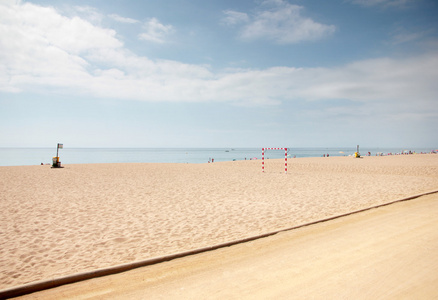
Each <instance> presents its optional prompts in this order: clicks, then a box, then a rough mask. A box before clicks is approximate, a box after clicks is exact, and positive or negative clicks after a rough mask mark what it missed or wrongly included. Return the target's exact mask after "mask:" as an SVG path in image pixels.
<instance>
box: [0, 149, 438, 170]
mask: <svg viewBox="0 0 438 300" xmlns="http://www.w3.org/2000/svg"><path fill="white" fill-rule="evenodd" d="M287 149H288V152H287V156H288V158H294V157H322V156H324V155H325V156H327V155H329V156H351V155H354V153H355V152H356V147H354V148H353V147H352V148H342V147H338V148H293V147H292V148H287ZM57 151H58V156H59V160H60V162H61V164H62V165H67V164H99V163H191V164H200V163H208V162H213V161H214V162H222V161H237V160H254V159H261V158H262V148H69V147H65V146H64V148H63V149H57V147H56V146H55V147H53V148H0V166H26V165H41V164H51V163H52V158H53V157H54V156H56V154H57ZM409 151H411V152H416V153H430V152H431V151H433V149H428V148H366V147H363V148H362V147H360V148H359V152H360V153H361V155H368V152H370V153H371V155H373V156H374V155H388V154H400V153H404V152H409ZM284 156H285V153H284V150H265V159H276V158H284Z"/></svg>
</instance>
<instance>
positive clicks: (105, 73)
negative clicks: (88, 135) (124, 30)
mask: <svg viewBox="0 0 438 300" xmlns="http://www.w3.org/2000/svg"><path fill="white" fill-rule="evenodd" d="M0 36H1V39H0V49H2V50H1V51H0V91H2V92H5V93H9V92H16V93H18V92H35V91H37V92H44V93H54V92H56V93H60V92H62V93H68V94H76V95H88V96H95V97H102V98H118V99H130V100H139V101H180V102H225V103H230V104H238V105H277V104H280V103H293V102H296V101H298V102H303V101H307V102H309V101H315V102H314V103H315V105H318V103H322V101H328V102H330V101H333V100H339V99H346V100H348V101H349V102H355V103H359V104H361V105H363V109H366V110H369V111H375V112H378V113H382V112H387V113H389V112H391V111H397V112H398V113H400V114H401V113H405V114H408V113H409V114H416V113H418V114H420V113H423V114H427V115H435V116H437V115H438V111H437V110H438V105H436V101H437V100H436V99H437V96H438V88H437V85H436V81H437V79H438V53H437V52H436V51H435V52H431V53H429V54H424V55H422V56H414V57H410V58H404V59H402V58H400V59H390V58H380V59H371V60H363V61H357V62H353V63H350V64H347V65H344V66H339V67H337V68H291V67H274V68H268V69H261V70H255V69H238V70H225V71H223V72H222V73H213V72H212V71H211V70H210V69H209V68H208V67H207V66H202V65H191V64H185V63H181V62H177V61H168V60H151V59H149V58H147V57H142V56H138V55H136V54H134V53H132V52H131V51H129V50H128V49H126V48H125V47H124V45H123V43H121V42H120V41H119V40H118V39H117V38H116V32H115V31H113V30H109V29H104V28H101V27H99V26H96V25H93V24H91V23H89V22H87V21H85V20H83V19H80V18H78V17H71V18H68V17H65V16H62V15H60V14H59V12H57V11H56V10H54V9H53V8H47V7H41V6H37V5H33V4H29V3H25V4H21V3H15V4H11V3H7V4H5V3H0ZM348 109H351V108H349V107H341V108H338V111H339V110H348Z"/></svg>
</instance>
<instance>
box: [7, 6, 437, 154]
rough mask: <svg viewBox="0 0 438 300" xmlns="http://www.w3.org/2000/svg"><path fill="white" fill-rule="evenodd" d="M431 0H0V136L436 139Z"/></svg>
mask: <svg viewBox="0 0 438 300" xmlns="http://www.w3.org/2000/svg"><path fill="white" fill-rule="evenodd" d="M437 15H438V2H437V1H435V0H331V1H326V0H237V1H236V0H207V1H206V0H160V1H152V0H123V1H122V0H91V1H84V0H64V1H55V0H32V1H24V0H21V1H20V0H0V147H53V146H54V145H55V146H56V144H57V143H63V144H64V148H76V147H120V148H123V147H152V148H157V147H175V148H176V147H182V148H184V147H356V145H361V146H364V147H403V148H406V147H426V148H427V147H430V148H431V149H432V148H433V149H436V148H438V134H437V129H438V18H437V17H436V16H437Z"/></svg>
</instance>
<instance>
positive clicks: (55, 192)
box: [0, 155, 438, 289]
mask: <svg viewBox="0 0 438 300" xmlns="http://www.w3.org/2000/svg"><path fill="white" fill-rule="evenodd" d="M265 170H266V172H265V173H264V174H263V173H262V172H261V163H260V162H259V161H237V162H226V163H214V164H199V165H192V164H94V165H93V164H89V165H66V166H65V168H63V169H51V168H50V167H49V166H25V167H0V198H1V201H0V241H1V248H0V289H5V288H9V287H13V286H17V285H21V284H24V283H28V282H33V281H37V280H47V279H52V278H57V277H60V276H65V275H69V274H74V273H78V272H84V271H89V270H93V269H97V268H103V267H108V266H113V265H118V264H122V263H128V262H132V261H137V260H142V259H147V258H150V257H156V256H161V255H166V254H170V253H175V252H182V251H186V250H190V249H196V248H201V247H205V246H209V245H213V244H220V243H223V242H227V241H231V240H237V239H241V238H246V237H249V236H254V235H259V234H262V233H266V232H271V231H275V230H279V229H283V228H289V227H292V226H296V225H299V224H303V223H308V222H312V221H315V220H319V219H323V218H327V217H331V216H335V215H340V214H343V213H347V212H350V211H354V210H359V209H363V208H367V207H370V206H374V205H378V204H382V203H387V202H391V201H393V200H397V199H401V198H405V197H408V196H412V195H416V194H421V193H424V192H430V191H435V190H438V155H407V156H388V157H365V158H362V159H354V158H351V157H330V158H299V159H291V160H289V172H288V174H287V175H285V174H283V161H282V160H268V161H267V162H266V164H265Z"/></svg>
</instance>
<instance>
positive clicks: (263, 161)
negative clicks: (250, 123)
mask: <svg viewBox="0 0 438 300" xmlns="http://www.w3.org/2000/svg"><path fill="white" fill-rule="evenodd" d="M265 150H284V174H287V148H262V172H263V173H265Z"/></svg>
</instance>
